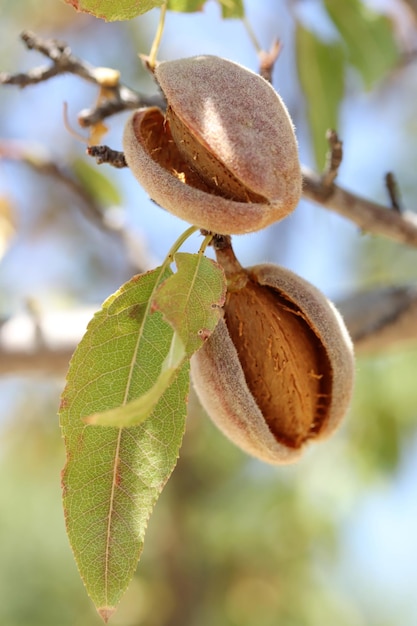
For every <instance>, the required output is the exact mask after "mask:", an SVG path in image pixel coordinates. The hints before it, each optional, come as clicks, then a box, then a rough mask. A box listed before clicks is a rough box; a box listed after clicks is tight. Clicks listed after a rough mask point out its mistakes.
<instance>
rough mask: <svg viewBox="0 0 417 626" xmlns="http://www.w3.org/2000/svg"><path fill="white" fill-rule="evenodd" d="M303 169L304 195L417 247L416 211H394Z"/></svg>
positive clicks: (375, 231) (361, 225)
mask: <svg viewBox="0 0 417 626" xmlns="http://www.w3.org/2000/svg"><path fill="white" fill-rule="evenodd" d="M302 171H303V182H304V184H303V196H304V198H307V199H308V200H313V202H317V203H318V204H320V205H321V206H323V207H325V208H326V209H330V210H331V211H334V212H335V213H339V215H343V217H346V218H347V219H349V220H351V221H352V222H354V223H355V224H357V225H358V226H359V228H361V229H362V230H363V231H365V232H367V233H372V234H374V235H382V236H384V237H387V238H388V239H393V240H394V241H398V242H399V243H402V244H405V245H408V246H414V247H417V214H416V213H413V212H411V211H404V212H403V213H399V212H398V211H393V210H392V209H391V208H389V207H385V206H383V205H382V204H377V203H376V202H371V201H370V200H366V199H365V198H362V197H360V196H357V195H355V194H353V193H351V192H350V191H347V190H346V189H343V187H339V186H338V185H335V184H333V185H331V186H330V188H329V187H328V186H327V185H326V184H325V182H323V180H322V177H320V176H318V175H317V174H315V173H314V172H312V171H311V170H309V169H308V168H305V167H303V168H302Z"/></svg>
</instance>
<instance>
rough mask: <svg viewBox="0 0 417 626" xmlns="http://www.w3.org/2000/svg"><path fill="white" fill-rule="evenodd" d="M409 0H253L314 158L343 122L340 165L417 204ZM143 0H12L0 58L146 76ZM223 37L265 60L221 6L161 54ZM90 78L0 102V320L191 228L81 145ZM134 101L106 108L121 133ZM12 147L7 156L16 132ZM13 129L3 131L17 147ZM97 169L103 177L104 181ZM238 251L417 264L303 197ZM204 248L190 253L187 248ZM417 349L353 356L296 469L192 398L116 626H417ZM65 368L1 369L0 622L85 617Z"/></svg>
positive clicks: (402, 268) (234, 54) (146, 259)
mask: <svg viewBox="0 0 417 626" xmlns="http://www.w3.org/2000/svg"><path fill="white" fill-rule="evenodd" d="M409 4H410V3H408V2H403V1H402V0H386V1H383V0H380V1H377V0H374V1H371V0H364V1H363V2H360V1H359V0H346V1H343V2H340V1H336V0H334V1H333V0H325V1H324V2H321V1H320V0H263V1H262V2H259V1H258V2H256V1H255V0H247V1H246V2H245V9H246V15H247V18H248V20H249V21H250V23H251V26H252V28H253V29H254V31H255V32H256V34H257V36H258V37H259V40H260V42H261V44H262V46H263V47H264V48H269V46H270V44H271V41H272V39H273V38H275V37H279V38H280V39H281V41H282V44H283V49H282V53H281V56H280V59H279V61H278V63H277V66H276V68H275V72H274V84H275V86H276V87H277V89H278V90H279V91H280V93H281V94H282V95H283V97H284V100H285V101H286V102H287V105H288V107H289V109H290V112H291V114H292V116H293V119H294V121H295V124H296V127H297V135H298V139H299V143H300V155H301V159H302V161H303V163H304V164H306V165H309V166H311V167H313V168H314V169H316V170H320V168H321V167H322V166H323V162H324V151H325V145H324V143H323V129H325V128H327V126H331V125H336V126H337V128H338V131H339V134H340V136H341V137H342V139H343V140H344V161H343V164H342V167H341V169H340V174H339V182H340V184H342V185H343V186H345V187H348V188H350V189H351V190H353V191H355V192H357V193H359V194H360V195H364V196H367V197H370V198H373V199H375V200H376V201H380V202H383V203H386V202H387V200H386V197H385V190H384V186H383V175H384V174H385V172H386V171H388V170H393V171H395V172H396V173H397V176H398V179H399V182H400V186H401V191H402V201H403V203H404V205H405V206H407V207H408V208H412V207H413V199H414V198H415V195H416V192H417V189H416V185H417V182H416V178H415V163H416V156H417V155H416V146H417V142H416V133H417V127H416V122H415V119H416V118H415V102H416V89H417V75H416V64H415V61H414V58H415V50H416V46H417V25H416V22H415V16H414V15H413V14H412V13H411V12H410V11H409V10H408V5H409ZM157 17H158V16H157V13H154V12H151V13H150V14H148V15H145V16H143V17H140V18H138V19H136V20H133V21H132V22H129V23H113V24H106V23H104V22H101V21H99V20H95V19H94V18H91V17H88V16H85V15H80V14H77V13H75V11H73V10H72V9H71V8H70V7H69V6H67V5H64V4H63V3H61V2H59V1H58V0H44V1H43V2H42V5H41V6H40V4H39V2H35V1H34V0H20V2H13V1H12V0H9V1H7V0H2V2H1V4H0V31H1V37H0V58H1V69H2V70H4V71H9V72H17V71H25V70H27V69H28V68H30V67H33V66H34V65H37V64H43V63H44V59H42V58H40V57H39V55H38V54H35V53H29V52H27V51H26V50H24V48H23V46H22V45H21V44H20V43H19V40H18V35H19V32H20V31H21V30H22V29H31V30H34V31H35V32H37V33H39V34H41V35H43V36H53V37H58V38H61V39H64V40H65V41H67V42H69V44H70V45H71V47H72V49H73V51H74V53H75V54H77V55H78V56H80V57H82V58H84V59H86V60H88V61H90V62H91V63H93V64H96V65H100V66H109V67H114V68H119V69H120V70H121V72H122V79H123V81H124V82H126V83H127V84H129V85H130V86H132V87H133V88H135V89H137V90H142V91H148V92H154V90H155V87H154V86H153V85H152V83H151V81H150V80H149V78H148V76H147V75H146V74H145V72H144V70H143V69H142V67H141V65H140V63H139V62H138V60H137V53H138V52H147V51H148V50H149V47H150V42H151V40H152V37H153V33H154V30H155V25H156V22H157ZM199 53H213V54H219V55H223V56H226V57H229V58H232V59H234V60H237V61H239V62H241V63H243V64H245V65H247V66H249V67H251V68H252V69H254V70H256V69H257V64H258V60H257V57H256V53H255V51H254V49H253V47H252V46H251V42H250V39H249V38H248V35H247V33H246V30H245V28H244V27H243V26H242V23H241V22H240V21H238V20H226V21H224V20H221V17H220V11H219V8H218V6H217V4H215V3H211V2H207V4H206V5H205V7H204V11H203V12H201V13H197V14H191V15H179V14H169V15H168V19H167V26H166V31H165V35H164V39H163V45H162V49H161V54H160V57H161V58H175V57H180V56H185V55H191V54H199ZM96 96H97V94H96V92H95V90H94V88H92V87H91V86H89V85H85V84H83V83H82V81H81V80H80V79H78V78H76V77H73V76H67V77H59V78H55V79H54V80H53V81H50V82H49V83H45V84H41V85H39V86H36V87H31V88H27V89H26V90H24V91H19V90H18V89H17V88H6V87H3V88H2V90H1V98H0V137H1V139H0V146H3V149H2V150H0V157H3V158H1V159H0V244H1V246H2V247H1V254H2V255H3V257H2V261H1V265H0V294H1V296H0V316H1V318H2V320H5V319H7V318H8V317H9V316H11V315H14V314H15V313H17V312H19V311H22V310H25V309H26V308H27V306H28V302H29V301H30V302H33V301H35V302H36V305H37V306H38V307H39V308H40V309H41V310H44V311H48V310H50V309H54V308H72V307H77V306H79V305H84V304H94V305H97V307H98V305H99V304H100V302H101V301H102V300H103V299H104V298H105V297H107V295H108V294H109V293H111V292H112V291H113V290H115V289H116V288H117V287H118V286H119V285H120V284H121V283H122V282H124V281H125V280H127V279H128V278H129V277H130V276H131V275H132V273H133V272H135V271H138V269H145V268H146V267H151V266H153V265H155V263H156V262H157V261H158V260H160V259H161V258H162V257H163V256H165V253H166V251H167V249H168V247H169V245H170V244H171V243H172V242H173V240H174V239H175V237H176V236H178V234H179V233H180V232H181V231H182V230H184V224H182V223H181V222H180V221H179V220H177V219H175V218H173V217H172V216H170V215H168V214H165V213H164V212H162V211H161V210H160V209H157V208H156V207H154V206H152V205H151V204H150V203H149V202H148V200H147V198H146V196H145V195H144V194H143V193H142V192H141V190H140V189H138V187H137V185H136V183H134V181H132V180H131V176H130V174H129V172H128V171H127V170H126V171H120V172H119V171H117V172H116V171H113V170H111V169H110V168H105V167H102V168H101V169H98V168H96V166H95V165H94V164H93V163H92V162H90V161H86V157H85V156H84V146H83V145H82V144H80V143H78V142H77V141H76V140H75V139H74V137H72V136H71V135H70V134H69V133H68V132H67V131H66V130H65V129H64V125H63V117H62V102H63V101H64V100H65V101H68V105H69V117H70V120H71V123H72V125H73V126H74V127H75V126H76V114H77V112H78V111H80V110H81V109H82V108H85V107H87V106H90V105H91V103H92V102H94V99H95V98H96ZM125 119H126V116H123V115H121V116H118V117H115V118H112V119H111V120H109V122H108V126H109V133H108V135H107V136H106V138H105V141H106V143H108V144H109V145H111V146H112V147H114V148H116V149H120V145H121V132H122V127H123V122H124V120H125ZM12 140H13V141H14V142H16V141H18V142H19V144H15V145H19V148H20V154H21V151H22V149H23V151H24V153H25V154H26V155H27V158H26V159H25V158H21V157H19V158H11V154H10V150H9V151H6V150H5V146H7V145H8V146H9V147H10V145H11V144H10V141H12ZM6 142H9V143H6ZM42 159H43V160H46V161H53V162H57V163H59V164H60V165H62V166H63V167H65V168H66V171H68V172H70V173H71V175H73V176H75V177H77V180H79V181H81V183H82V184H83V185H85V186H86V188H88V191H89V193H90V194H91V197H92V198H93V199H94V201H95V202H96V203H97V205H99V206H100V209H101V210H102V211H103V212H105V214H106V218H108V219H109V220H111V221H113V222H117V223H120V224H121V225H122V226H123V232H124V235H123V237H121V236H118V235H115V233H114V232H110V231H108V230H106V229H104V230H103V229H100V228H98V227H97V224H96V223H95V222H94V220H92V219H91V216H90V214H89V211H88V206H86V203H85V202H84V203H83V201H82V200H81V198H80V197H79V195H77V194H75V193H74V192H73V191H71V190H70V189H68V188H66V187H65V186H63V185H62V184H61V183H60V181H59V180H57V179H56V178H54V176H48V175H45V174H43V173H40V172H39V168H36V167H35V168H34V167H31V166H30V165H28V161H30V160H32V161H33V160H35V162H37V163H39V162H40V161H42ZM103 177H105V181H104V180H103ZM235 247H236V251H237V254H238V255H239V257H240V260H241V261H242V263H244V264H245V265H249V264H251V263H254V262H262V261H263V260H269V261H274V262H278V263H282V264H285V265H287V266H288V267H291V268H292V269H294V270H295V271H297V272H299V273H300V274H302V275H303V276H305V277H306V278H308V279H309V280H312V281H313V282H314V283H316V284H317V285H318V286H319V287H321V288H322V289H323V290H325V291H326V293H327V294H328V295H330V296H331V297H333V298H336V299H337V298H338V297H340V296H342V295H346V294H348V293H353V292H355V291H356V290H358V289H363V288H368V287H371V286H377V285H395V284H408V283H413V282H415V280H416V278H417V263H416V253H415V250H412V249H407V248H405V247H404V246H400V245H398V244H395V243H392V242H389V241H385V240H382V239H380V238H374V237H372V236H369V235H362V234H361V233H358V232H357V229H356V227H354V226H353V225H352V224H350V223H348V222H347V221H346V220H342V219H341V218H339V217H338V216H336V215H333V214H331V213H329V212H326V211H325V210H323V209H321V208H320V207H317V206H313V205H311V204H309V203H307V202H302V203H301V204H300V207H299V209H297V211H296V212H295V214H294V215H293V216H291V217H290V218H289V219H287V220H285V222H283V223H280V224H277V225H274V226H273V227H272V228H270V229H268V230H267V231H266V232H263V233H257V234H254V235H251V236H250V237H242V238H237V239H236V246H235ZM193 251H194V250H193ZM416 362H417V347H416V346H413V345H407V346H405V347H404V346H402V347H399V348H398V349H395V350H391V351H390V352H389V353H388V354H377V355H366V356H363V357H361V358H359V360H358V367H357V372H358V373H357V385H356V393H355V399H354V403H353V406H352V409H351V412H350V415H349V416H348V418H347V419H346V423H345V426H344V427H343V428H342V430H341V432H340V433H338V434H337V435H336V436H335V437H334V438H333V439H332V440H331V441H329V442H326V443H325V444H322V445H319V446H317V447H316V448H314V449H311V450H310V451H309V452H308V453H307V454H306V456H305V458H304V459H303V460H302V461H301V462H300V463H299V464H297V465H296V466H293V467H287V468H278V469H277V468H271V467H268V466H265V465H262V464H261V463H258V462H256V461H254V460H251V459H249V458H247V457H246V456H245V455H243V454H242V453H241V452H240V451H238V450H236V449H235V448H234V447H233V446H232V445H231V444H230V443H229V442H228V441H226V440H225V439H224V438H223V437H222V436H221V435H220V434H219V433H218V432H217V431H216V430H215V428H214V427H213V426H212V424H211V423H209V421H208V420H207V419H206V417H205V416H204V415H203V414H202V412H201V410H200V409H199V407H198V405H197V403H196V401H195V399H194V397H193V396H192V397H191V400H190V415H189V419H188V425H187V432H186V435H185V439H184V446H183V448H182V451H181V457H180V460H179V462H178V466H177V468H176V470H175V472H174V474H173V476H172V478H171V480H170V481H169V483H168V485H167V487H166V488H165V491H164V493H163V495H162V497H161V499H160V501H159V502H158V504H157V506H156V508H155V512H154V514H153V516H152V518H151V521H150V525H149V529H148V534H147V538H146V542H145V550H144V553H143V556H142V559H141V563H140V565H139V567H138V571H137V574H136V575H135V578H134V580H133V582H132V584H131V586H130V588H129V591H128V593H127V595H126V597H125V598H124V600H123V601H122V604H121V606H120V608H119V610H118V612H117V613H116V614H115V616H114V618H113V619H112V623H113V624H114V625H115V626H140V625H141V624H146V625H147V626H174V625H175V626H179V625H181V626H195V625H197V624H198V626H213V625H214V624H216V625H222V626H255V625H256V626H275V625H277V624H279V625H280V626H301V625H302V626H319V625H320V626H322V625H323V624H338V625H339V626H365V625H366V626H394V625H395V626H398V624H401V625H402V626H412V625H414V624H415V623H416V622H417V601H416V593H415V592H416V585H417V581H416V577H415V566H414V564H415V559H416V556H417V539H416V533H415V528H416V525H417V498H416V488H415V485H416V483H417V462H416V458H417V432H416V431H417V428H416V425H417V384H416V381H417V368H416ZM62 386H63V377H61V376H60V375H57V377H56V378H54V377H48V378H45V377H43V376H42V374H41V373H39V375H37V376H35V377H34V376H33V375H32V376H28V377H19V378H18V377H4V378H3V379H2V380H1V384H0V394H1V396H0V397H1V402H0V428H1V444H0V468H1V471H0V474H1V476H2V487H1V489H0V554H1V561H0V599H1V601H0V623H1V624H2V625H4V626H38V625H39V626H56V624H60V625H61V626H67V625H68V626H69V625H71V626H90V625H91V626H93V625H94V624H99V623H100V620H99V618H98V616H97V615H96V614H95V611H94V609H93V607H92V604H91V603H90V601H89V599H88V597H87V595H86V593H85V591H84V589H83V586H82V582H81V581H80V579H79V576H78V573H77V570H76V566H75V564H74V562H73V559H72V555H71V552H70V549H69V546H68V543H67V539H66V536H65V530H64V521H63V515H62V511H61V500H60V485H59V472H60V469H61V468H62V466H63V463H64V450H63V444H62V441H61V437H60V432H59V429H58V423H57V418H56V409H57V405H58V398H59V393H60V391H61V389H62Z"/></svg>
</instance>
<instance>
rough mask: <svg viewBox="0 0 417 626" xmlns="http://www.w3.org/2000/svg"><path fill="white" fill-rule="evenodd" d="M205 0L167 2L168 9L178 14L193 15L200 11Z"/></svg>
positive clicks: (174, 0)
mask: <svg viewBox="0 0 417 626" xmlns="http://www.w3.org/2000/svg"><path fill="white" fill-rule="evenodd" d="M205 3H206V0H169V2H168V9H169V10H170V11H178V12H179V13H194V12H195V11H201V10H202V8H203V6H204V5H205Z"/></svg>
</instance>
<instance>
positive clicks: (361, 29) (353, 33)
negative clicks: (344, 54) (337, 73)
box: [325, 0, 399, 89]
mask: <svg viewBox="0 0 417 626" xmlns="http://www.w3.org/2000/svg"><path fill="white" fill-rule="evenodd" d="M325 6H326V9H327V12H328V13H329V15H330V17H331V19H332V20H333V22H334V24H335V26H336V28H337V29H338V30H339V32H340V34H341V36H342V38H343V40H344V42H345V44H346V46H347V49H348V56H349V61H350V62H351V63H352V65H354V66H355V67H356V68H357V69H358V70H359V72H360V73H361V75H362V78H363V81H364V83H365V86H366V87H367V88H368V89H369V88H371V87H372V86H373V85H374V84H375V83H376V82H377V81H379V80H381V79H382V78H383V77H384V76H386V74H387V73H388V72H389V71H390V70H391V69H392V68H393V67H394V66H395V65H396V63H397V62H398V59H399V50H398V47H397V44H396V42H395V38H394V34H393V27H392V23H391V21H390V20H389V18H388V17H387V16H385V15H380V14H378V13H375V12H374V11H372V10H371V9H370V8H369V7H366V6H365V5H364V4H363V3H362V2H360V0H343V2H341V1H340V0H325Z"/></svg>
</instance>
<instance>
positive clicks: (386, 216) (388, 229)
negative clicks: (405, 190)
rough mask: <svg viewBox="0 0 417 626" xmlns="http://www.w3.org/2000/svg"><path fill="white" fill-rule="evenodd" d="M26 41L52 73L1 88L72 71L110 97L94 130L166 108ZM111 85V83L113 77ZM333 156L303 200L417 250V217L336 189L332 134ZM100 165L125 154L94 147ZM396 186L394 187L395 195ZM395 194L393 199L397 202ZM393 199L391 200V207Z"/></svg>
mask: <svg viewBox="0 0 417 626" xmlns="http://www.w3.org/2000/svg"><path fill="white" fill-rule="evenodd" d="M22 40H23V41H24V43H25V44H26V46H27V47H28V48H29V49H34V50H38V51H39V52H41V53H42V54H44V55H45V56H47V57H48V58H49V59H50V60H51V61H52V66H51V67H48V68H45V67H43V68H36V69H34V70H31V71H29V72H28V73H26V74H16V75H14V76H12V75H9V74H0V83H3V84H14V85H19V86H21V87H25V86H27V85H31V84H35V83H37V82H40V81H42V80H47V79H49V78H51V77H52V76H56V75H58V74H62V73H64V72H69V73H72V74H76V75H78V76H80V77H82V78H83V79H85V80H88V81H89V82H92V83H95V84H96V85H97V86H98V87H100V88H101V89H104V88H105V89H104V93H105V97H104V98H103V97H102V98H99V102H98V103H97V104H96V106H95V107H93V108H91V109H86V110H84V111H82V112H81V113H80V114H79V118H78V121H79V123H80V124H81V125H82V126H84V127H87V126H93V125H94V124H96V123H97V122H100V121H102V120H104V119H105V118H106V117H108V116H109V115H113V114H114V113H118V112H121V111H125V110H128V109H135V108H138V107H140V106H153V105H155V104H157V105H158V106H160V107H162V108H164V106H165V104H164V101H163V98H162V96H156V97H146V96H144V95H141V94H138V93H136V92H135V91H133V90H131V89H130V88H129V87H126V86H125V85H123V84H122V83H121V82H120V81H119V80H118V79H117V80H116V79H115V78H114V72H115V70H109V69H106V68H96V67H93V66H91V65H89V64H87V63H85V62H84V61H82V60H80V59H78V58H77V57H75V56H74V55H73V54H72V52H71V50H70V48H69V47H68V46H67V45H66V44H65V43H62V42H59V41H56V40H53V39H47V40H44V39H42V38H40V37H37V36H36V35H34V34H33V33H29V32H24V33H23V34H22ZM276 53H277V49H276V48H273V49H272V51H271V58H270V59H267V63H266V65H268V63H269V64H270V65H271V64H272V63H273V60H274V55H275V54H276ZM109 73H110V75H111V76H112V80H110V81H109V80H108V75H109ZM328 139H329V144H330V152H329V157H328V162H327V166H326V168H325V171H324V173H323V175H322V176H319V175H317V174H315V173H314V172H312V171H310V170H308V169H307V168H305V167H304V168H303V179H304V187H303V196H304V197H305V198H307V199H309V200H312V201H314V202H317V203H318V204H320V205H321V206H323V207H325V208H327V209H329V210H332V211H335V212H336V213H339V214H340V215H343V216H344V217H346V218H347V219H349V220H351V221H353V222H354V223H355V224H357V225H358V226H359V227H360V228H361V229H362V230H363V231H365V232H369V233H373V234H376V235H382V236H384V237H388V238H390V239H394V240H395V241H398V242H399V243H402V244H406V245H410V246H414V247H417V214H415V213H413V212H410V211H408V212H402V213H400V212H398V211H395V210H392V208H389V207H385V206H383V205H379V204H377V203H375V202H371V201H369V200H366V199H365V198H362V197H360V196H358V195H355V194H353V193H352V192H350V191H347V190H345V189H343V188H342V187H340V186H338V185H336V184H335V182H334V181H335V179H336V176H337V172H338V168H339V165H340V162H341V159H342V143H341V141H340V140H339V138H338V136H337V134H336V133H335V132H334V131H331V132H330V133H329V135H328ZM89 152H90V154H92V155H94V156H95V157H96V158H97V159H98V162H100V163H104V162H108V163H110V164H112V165H113V166H115V167H124V166H125V161H124V157H123V154H122V153H120V152H116V151H114V150H112V149H111V148H107V147H102V146H93V147H90V148H89ZM393 190H394V187H393V186H392V185H391V191H393ZM393 192H394V193H395V197H394V200H395V199H396V198H397V197H398V195H397V192H396V191H393ZM392 200H393V196H391V203H392V204H393V202H392Z"/></svg>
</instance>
